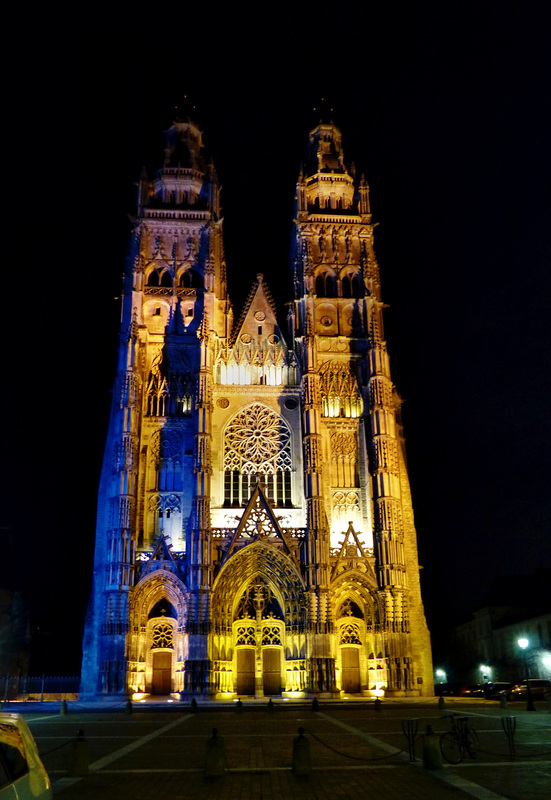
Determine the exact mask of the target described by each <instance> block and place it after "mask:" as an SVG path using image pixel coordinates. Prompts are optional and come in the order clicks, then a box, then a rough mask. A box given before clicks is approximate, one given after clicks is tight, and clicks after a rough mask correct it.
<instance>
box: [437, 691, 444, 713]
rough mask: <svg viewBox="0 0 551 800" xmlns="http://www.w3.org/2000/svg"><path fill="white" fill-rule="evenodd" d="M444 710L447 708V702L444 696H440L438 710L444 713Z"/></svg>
mask: <svg viewBox="0 0 551 800" xmlns="http://www.w3.org/2000/svg"><path fill="white" fill-rule="evenodd" d="M444 708H446V701H445V700H444V698H443V697H442V695H440V697H439V698H438V709H439V710H440V711H442V710H443V709H444Z"/></svg>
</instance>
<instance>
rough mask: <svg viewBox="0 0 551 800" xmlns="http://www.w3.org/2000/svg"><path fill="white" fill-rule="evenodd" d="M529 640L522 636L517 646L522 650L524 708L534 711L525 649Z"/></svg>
mask: <svg viewBox="0 0 551 800" xmlns="http://www.w3.org/2000/svg"><path fill="white" fill-rule="evenodd" d="M529 644H530V642H529V641H528V639H525V638H522V639H519V640H518V646H519V647H520V649H521V650H522V656H523V660H524V675H525V676H526V710H527V711H535V710H536V707H535V705H534V701H533V700H532V692H531V690H530V673H529V671H528V659H527V658H526V651H527V649H528V645H529Z"/></svg>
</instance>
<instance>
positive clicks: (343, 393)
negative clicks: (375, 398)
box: [319, 361, 363, 417]
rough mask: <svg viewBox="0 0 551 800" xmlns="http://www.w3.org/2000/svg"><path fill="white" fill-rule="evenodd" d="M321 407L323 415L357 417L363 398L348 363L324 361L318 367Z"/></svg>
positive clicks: (360, 410) (361, 407) (360, 411)
mask: <svg viewBox="0 0 551 800" xmlns="http://www.w3.org/2000/svg"><path fill="white" fill-rule="evenodd" d="M319 376H320V389H321V409H322V412H321V413H322V415H323V416H324V417H359V416H361V414H362V411H363V400H362V397H361V395H360V391H359V389H358V382H357V380H356V377H355V375H354V374H353V372H352V369H351V368H350V364H346V363H344V362H339V361H326V362H325V363H323V364H321V366H320V369H319Z"/></svg>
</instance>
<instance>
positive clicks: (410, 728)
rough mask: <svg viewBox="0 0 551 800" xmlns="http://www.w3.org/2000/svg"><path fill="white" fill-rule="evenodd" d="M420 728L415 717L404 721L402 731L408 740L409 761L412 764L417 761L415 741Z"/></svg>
mask: <svg viewBox="0 0 551 800" xmlns="http://www.w3.org/2000/svg"><path fill="white" fill-rule="evenodd" d="M418 727H419V720H418V719H415V718H414V717H409V718H408V719H403V720H402V731H403V733H404V736H405V737H406V739H407V740H408V748H409V760H410V762H412V763H413V762H414V761H417V759H416V758H415V739H416V737H417V730H418Z"/></svg>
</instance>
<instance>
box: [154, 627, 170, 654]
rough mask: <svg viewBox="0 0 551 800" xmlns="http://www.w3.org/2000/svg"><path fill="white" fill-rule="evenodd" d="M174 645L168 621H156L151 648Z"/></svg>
mask: <svg viewBox="0 0 551 800" xmlns="http://www.w3.org/2000/svg"><path fill="white" fill-rule="evenodd" d="M159 647H174V634H173V630H172V625H171V624H170V622H158V623H157V624H156V625H155V627H154V628H153V644H152V649H155V648H159Z"/></svg>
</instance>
